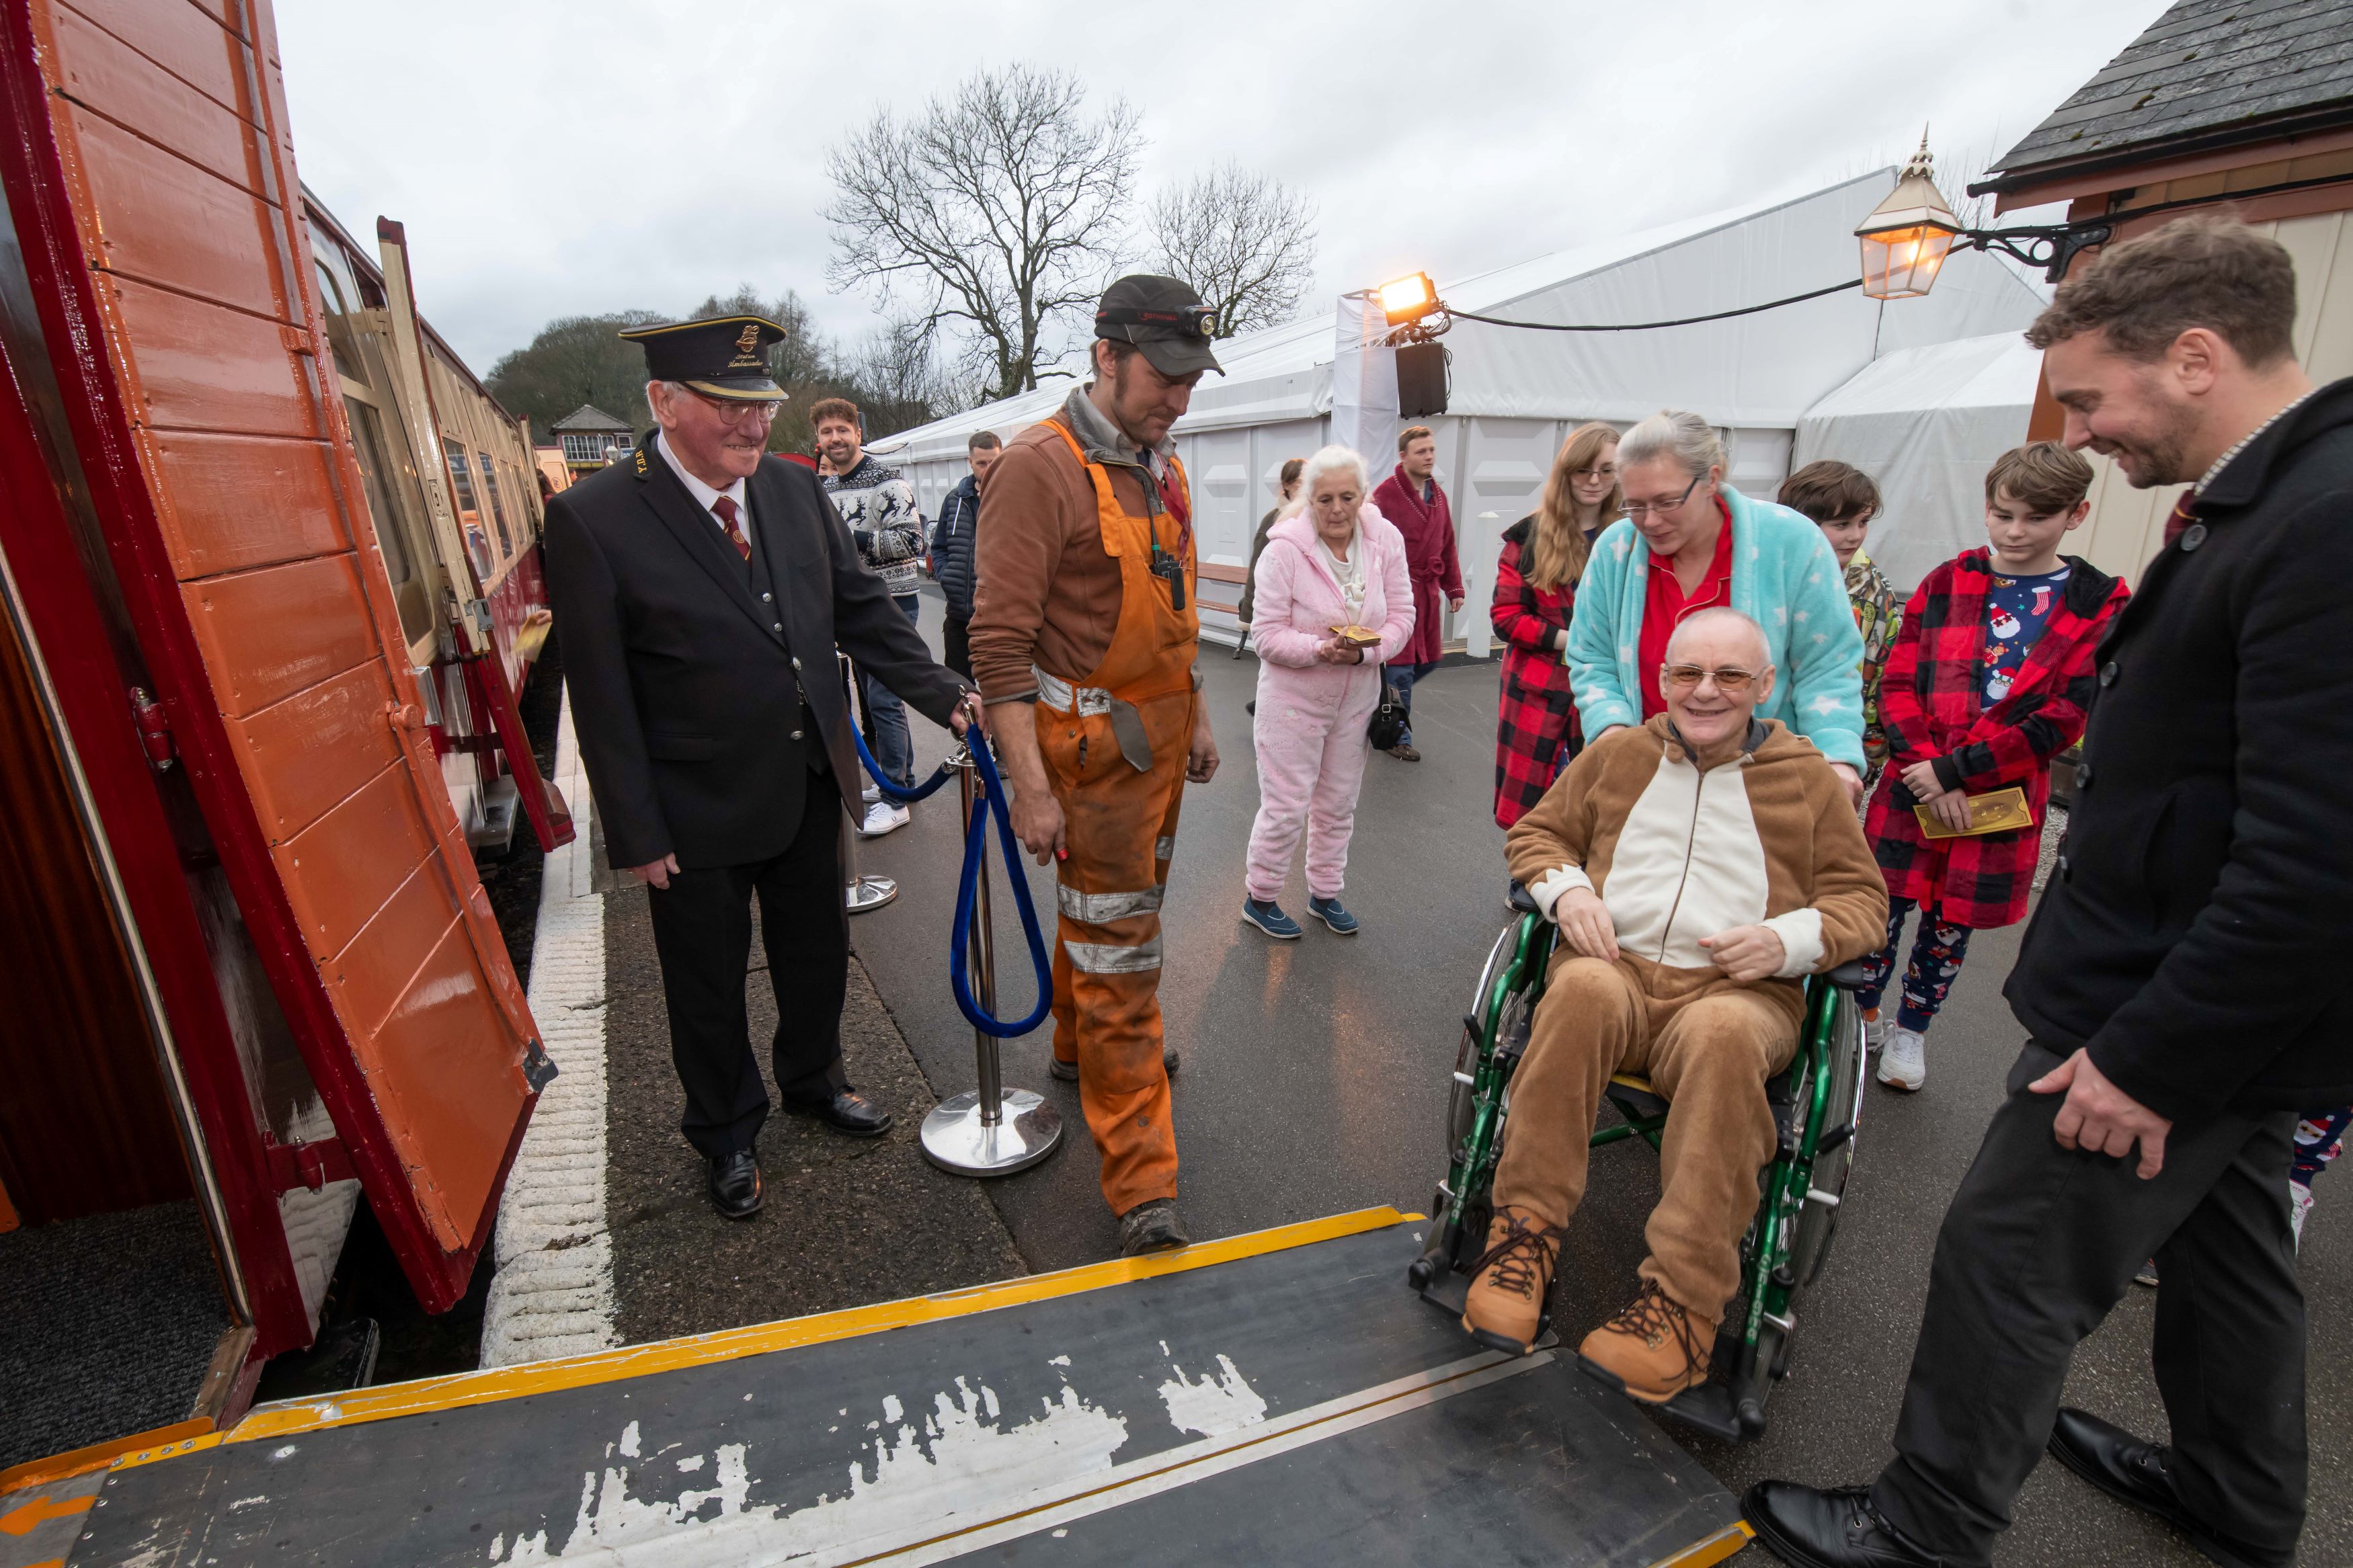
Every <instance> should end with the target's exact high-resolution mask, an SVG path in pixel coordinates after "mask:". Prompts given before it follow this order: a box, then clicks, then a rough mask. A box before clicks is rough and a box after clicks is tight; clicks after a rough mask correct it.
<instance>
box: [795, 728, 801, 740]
mask: <svg viewBox="0 0 2353 1568" xmlns="http://www.w3.org/2000/svg"><path fill="white" fill-rule="evenodd" d="M800 738H801V732H800V731H798V730H796V731H793V739H794V740H796V741H797V740H799V739H800Z"/></svg>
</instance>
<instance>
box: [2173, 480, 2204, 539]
mask: <svg viewBox="0 0 2353 1568" xmlns="http://www.w3.org/2000/svg"><path fill="white" fill-rule="evenodd" d="M2195 521H2198V492H2197V491H2196V490H2183V491H2182V492H2181V499H2180V500H2178V501H2175V502H2174V503H2173V515H2171V516H2170V517H2168V518H2167V519H2166V520H2165V542H2167V543H2168V544H2170V543H2172V542H2174V541H2175V540H2177V539H2179V538H2180V537H2181V531H2182V530H2183V529H2185V528H2188V527H2189V525H2190V524H2191V523H2193V522H2195Z"/></svg>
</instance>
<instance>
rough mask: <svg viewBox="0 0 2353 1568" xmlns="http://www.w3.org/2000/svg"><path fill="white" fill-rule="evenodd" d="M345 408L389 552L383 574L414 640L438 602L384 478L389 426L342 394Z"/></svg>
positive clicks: (379, 534)
mask: <svg viewBox="0 0 2353 1568" xmlns="http://www.w3.org/2000/svg"><path fill="white" fill-rule="evenodd" d="M343 408H344V410H345V412H347V413H348V414H349V415H350V416H351V421H352V455H353V457H354V458H357V459H358V461H359V467H360V479H361V482H362V483H363V484H364V486H365V487H366V489H367V503H368V515H369V517H370V518H371V519H372V520H373V521H375V542H376V548H378V549H379V550H381V551H382V552H384V574H385V577H387V578H389V579H390V580H391V583H392V596H393V602H394V603H395V604H396V605H399V606H400V632H401V635H402V636H403V637H406V638H407V639H408V640H409V641H410V642H415V641H416V640H417V638H418V637H423V636H425V635H426V634H427V632H429V631H431V630H432V629H433V602H432V598H431V595H428V594H427V592H426V590H425V584H424V583H423V582H422V581H421V580H420V579H419V578H418V577H417V557H416V554H415V552H413V551H412V550H411V549H410V548H409V542H408V534H407V531H406V529H405V528H404V527H403V526H402V525H401V516H400V510H399V508H398V506H397V505H396V504H395V502H394V500H393V497H392V486H391V484H390V483H389V482H388V481H387V479H386V478H385V476H386V475H387V474H388V473H389V472H390V469H389V468H386V466H385V456H384V427H383V426H381V425H380V424H378V423H377V421H376V413H375V409H373V408H370V407H369V406H368V405H366V404H364V403H362V402H360V401H359V400H358V399H356V398H351V397H346V398H345V399H343Z"/></svg>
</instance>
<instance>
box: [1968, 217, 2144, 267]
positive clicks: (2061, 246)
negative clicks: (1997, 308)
mask: <svg viewBox="0 0 2353 1568" xmlns="http://www.w3.org/2000/svg"><path fill="white" fill-rule="evenodd" d="M2115 234H2116V229H2115V226H2113V225H2111V224H2109V223H2108V222H2106V221H2105V219H2100V218H2094V219H2090V220H2088V221H2086V222H2084V223H2063V224H2052V225H2051V226H2047V227H2032V226H2029V227H2022V228H1965V229H1963V230H1961V232H1960V235H1959V236H1958V237H1957V238H1956V239H1955V240H1954V241H1953V248H1954V249H1956V250H1999V251H2000V252H2001V253H2002V254H2003V255H2005V256H2008V257H2010V258H2014V259H2016V260H2018V261H2020V262H2022V263H2024V264H2025V265H2026V266H2029V267H2040V268H2042V276H2043V278H2044V279H2046V280H2047V281H2049V282H2052V283H2060V282H2063V281H2065V280H2066V277H2067V267H2068V264H2069V263H2070V262H2072V261H2073V260H2074V259H2075V257H2076V254H2077V253H2078V252H2080V251H2084V250H2088V249H2090V248H2091V247H2094V246H2095V245H2105V244H2106V243H2107V242H2108V241H2109V240H2110V239H2111V238H2113V237H2115Z"/></svg>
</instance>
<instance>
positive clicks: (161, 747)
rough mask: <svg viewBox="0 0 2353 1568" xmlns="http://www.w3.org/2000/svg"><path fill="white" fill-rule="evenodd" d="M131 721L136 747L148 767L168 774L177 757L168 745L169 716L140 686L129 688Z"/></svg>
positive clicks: (170, 719) (170, 740)
mask: <svg viewBox="0 0 2353 1568" xmlns="http://www.w3.org/2000/svg"><path fill="white" fill-rule="evenodd" d="M131 719H132V722H133V723H135V724H137V725H138V726H139V744H140V745H141V746H142V748H143V749H144V750H145V751H146V752H147V762H148V765H149V766H151V767H153V769H154V770H155V771H156V772H157V773H166V772H169V771H170V769H171V766H172V764H173V763H175V762H177V761H179V756H180V753H179V751H178V749H177V748H176V747H174V745H173V744H172V717H171V715H170V714H168V713H166V712H165V711H164V705H163V704H162V703H161V702H158V701H156V700H155V699H154V698H153V697H151V696H149V695H148V694H147V690H146V689H145V688H144V687H139V686H134V687H132V689H131Z"/></svg>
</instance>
